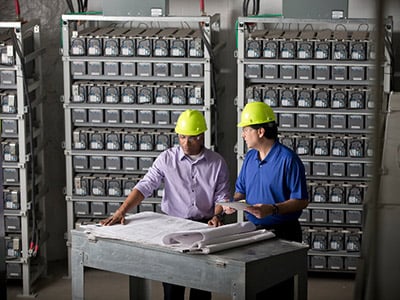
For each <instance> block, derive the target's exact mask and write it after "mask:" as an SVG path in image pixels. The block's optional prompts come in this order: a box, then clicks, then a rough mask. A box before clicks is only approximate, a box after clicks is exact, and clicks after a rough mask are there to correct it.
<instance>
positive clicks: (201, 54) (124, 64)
mask: <svg viewBox="0 0 400 300" xmlns="http://www.w3.org/2000/svg"><path fill="white" fill-rule="evenodd" d="M79 21H82V22H81V23H82V25H80V26H76V24H77V22H79ZM116 24H117V26H116ZM199 24H200V26H199ZM218 31H219V15H215V16H211V17H210V16H205V17H179V18H177V17H157V18H153V17H118V16H113V17H111V16H89V15H84V16H77V15H64V16H63V49H62V53H63V62H64V78H65V84H64V97H63V100H64V111H65V156H66V169H67V182H66V200H67V218H68V243H67V244H68V245H69V242H70V235H69V232H70V230H71V229H74V228H76V227H79V226H81V225H82V224H87V223H88V222H91V223H93V222H97V221H98V220H100V219H104V218H106V217H107V216H109V215H111V214H113V213H114V212H115V211H116V209H118V207H119V205H120V204H121V203H122V202H123V201H124V200H125V198H126V196H128V195H129V193H130V191H131V190H132V189H133V187H134V186H135V185H136V183H137V182H138V181H139V180H140V179H141V178H142V177H143V175H144V174H145V173H146V172H147V170H148V169H149V168H150V167H151V165H152V164H153V162H154V160H155V159H156V157H157V156H158V155H159V153H160V152H161V151H164V150H166V149H168V148H170V147H174V146H176V145H177V144H178V142H177V139H176V137H177V135H176V133H175V132H174V128H175V125H176V121H177V118H178V117H179V115H180V114H181V113H182V112H183V111H185V110H186V109H196V110H199V111H201V112H202V113H203V114H204V117H205V119H206V122H207V124H208V128H209V130H208V131H207V132H206V133H205V146H206V147H208V148H210V149H214V147H215V146H216V138H215V132H214V129H213V128H214V122H215V117H216V116H215V113H216V110H215V107H214V99H213V98H212V90H213V86H212V85H213V84H214V83H213V80H212V75H211V73H212V71H213V70H212V64H211V60H210V57H211V56H212V53H210V51H213V48H214V47H215V46H216V45H217V42H218V35H217V34H218ZM208 46H209V47H208ZM10 127H11V126H10ZM162 194H163V189H162V188H160V189H159V190H157V191H155V192H154V195H152V196H151V197H149V198H147V199H145V200H144V201H143V202H142V203H141V204H140V205H139V207H138V208H137V209H136V210H135V211H132V212H133V213H134V212H137V211H146V210H151V211H161V209H160V203H161V197H162Z"/></svg>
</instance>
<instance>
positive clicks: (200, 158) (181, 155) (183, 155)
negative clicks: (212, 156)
mask: <svg viewBox="0 0 400 300" xmlns="http://www.w3.org/2000/svg"><path fill="white" fill-rule="evenodd" d="M178 157H179V160H183V159H185V158H187V157H186V155H185V153H184V152H183V150H182V148H181V147H179V156H178ZM187 159H189V160H190V161H192V160H191V159H190V158H187ZM202 159H207V149H206V148H204V147H203V151H202V153H201V155H200V156H199V158H198V159H197V160H195V161H199V160H202ZM195 161H193V162H195Z"/></svg>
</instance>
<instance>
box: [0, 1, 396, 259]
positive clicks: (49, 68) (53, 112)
mask: <svg viewBox="0 0 400 300" xmlns="http://www.w3.org/2000/svg"><path fill="white" fill-rule="evenodd" d="M169 1H170V14H171V15H198V14H199V4H198V1H197V0H169ZM73 2H74V3H76V2H75V1H73ZM205 2H206V12H207V13H208V14H214V13H220V14H221V27H222V34H221V38H222V40H223V41H224V42H226V47H225V48H224V49H223V51H222V53H221V55H220V56H219V57H218V67H219V69H220V70H221V72H222V80H221V82H220V85H219V86H221V87H224V90H225V91H224V94H223V97H222V98H220V99H218V103H217V105H218V110H219V120H218V129H219V133H220V140H219V146H220V148H219V152H220V153H221V154H222V155H223V156H224V157H225V159H226V160H227V162H228V165H229V166H230V171H231V179H232V185H233V183H234V180H235V178H236V173H237V170H236V165H237V163H236V155H235V153H234V152H233V149H234V145H235V143H236V139H237V137H236V108H235V106H234V98H235V96H236V85H235V82H236V60H235V58H234V55H233V53H234V50H235V33H234V26H235V20H236V19H237V17H238V16H240V15H241V14H242V0H218V1H205ZM101 3H102V1H101V0H96V1H94V0H89V8H92V9H93V10H101ZM387 3H388V5H387V10H386V11H388V12H390V13H388V14H389V15H392V16H394V20H395V31H396V32H397V33H396V35H397V37H398V36H399V34H398V32H399V31H400V2H399V1H398V0H390V1H387ZM281 5H282V1H281V0H278V1H261V11H260V13H281ZM21 11H22V17H23V18H24V19H27V20H28V19H34V18H40V19H41V22H42V42H43V46H44V47H45V48H46V49H47V51H46V55H45V59H44V66H43V70H44V84H45V91H46V100H45V106H44V112H45V119H44V124H45V135H46V138H47V141H48V144H47V147H46V182H47V185H48V186H49V188H50V191H49V194H48V195H47V213H46V218H47V228H48V231H49V234H50V237H49V241H48V250H49V251H48V253H49V259H50V260H55V259H60V258H63V257H65V256H66V247H65V240H64V232H65V230H66V210H65V200H64V195H63V187H64V186H65V163H64V155H63V150H62V148H61V142H62V141H63V140H64V115H63V107H62V104H61V103H60V101H59V98H60V96H61V95H62V94H63V89H62V88H63V87H62V82H63V73H62V62H61V56H60V55H59V48H60V16H61V15H62V14H63V13H67V12H68V8H67V5H66V2H65V1H61V0H59V1H54V0H35V1H21ZM374 12H375V1H374V0H349V17H354V18H372V17H374ZM14 16H15V13H14V1H1V2H0V20H1V21H5V20H7V19H12V18H14ZM398 40H399V38H397V40H396V41H395V51H396V52H395V53H396V54H397V56H399V54H400V49H399V41H398ZM398 65H399V62H396V70H400V68H399V66H398ZM399 73H400V72H399ZM398 85H400V84H398ZM399 89H400V87H399Z"/></svg>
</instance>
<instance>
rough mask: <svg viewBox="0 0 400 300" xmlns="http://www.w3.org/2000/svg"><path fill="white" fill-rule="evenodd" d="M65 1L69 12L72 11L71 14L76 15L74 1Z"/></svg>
mask: <svg viewBox="0 0 400 300" xmlns="http://www.w3.org/2000/svg"><path fill="white" fill-rule="evenodd" d="M65 1H66V2H67V5H68V8H69V11H70V12H71V13H75V9H74V5H73V4H72V1H71V0H65Z"/></svg>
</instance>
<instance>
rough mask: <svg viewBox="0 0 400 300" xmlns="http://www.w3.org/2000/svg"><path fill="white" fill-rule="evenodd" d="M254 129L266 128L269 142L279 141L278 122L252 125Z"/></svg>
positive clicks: (265, 135) (266, 136)
mask: <svg viewBox="0 0 400 300" xmlns="http://www.w3.org/2000/svg"><path fill="white" fill-rule="evenodd" d="M250 127H251V128H253V129H259V128H264V130H265V134H264V137H265V138H267V139H269V140H277V139H278V124H277V123H276V122H268V123H262V124H255V125H250Z"/></svg>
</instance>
